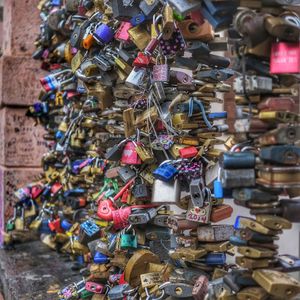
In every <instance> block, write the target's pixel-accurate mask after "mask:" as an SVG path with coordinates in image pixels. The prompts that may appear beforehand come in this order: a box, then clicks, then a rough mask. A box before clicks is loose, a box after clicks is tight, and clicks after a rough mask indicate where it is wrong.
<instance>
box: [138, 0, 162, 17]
mask: <svg viewBox="0 0 300 300" xmlns="http://www.w3.org/2000/svg"><path fill="white" fill-rule="evenodd" d="M139 8H140V9H141V11H142V12H143V14H144V15H145V16H147V18H151V17H153V15H154V14H155V13H157V11H158V10H159V0H142V1H141V2H140V4H139Z"/></svg>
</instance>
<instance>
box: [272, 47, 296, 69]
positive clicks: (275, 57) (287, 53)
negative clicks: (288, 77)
mask: <svg viewBox="0 0 300 300" xmlns="http://www.w3.org/2000/svg"><path fill="white" fill-rule="evenodd" d="M299 72H300V44H299V43H298V44H296V43H284V42H281V43H275V44H273V45H272V50H271V61H270V73H271V74H281V73H299Z"/></svg>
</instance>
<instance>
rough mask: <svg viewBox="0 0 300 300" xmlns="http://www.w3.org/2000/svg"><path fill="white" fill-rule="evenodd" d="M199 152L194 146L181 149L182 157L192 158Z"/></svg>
mask: <svg viewBox="0 0 300 300" xmlns="http://www.w3.org/2000/svg"><path fill="white" fill-rule="evenodd" d="M197 154H198V149H197V148H196V147H194V146H191V147H186V148H182V149H179V155H180V157H181V158H192V157H195V156H196V155H197Z"/></svg>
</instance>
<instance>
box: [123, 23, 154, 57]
mask: <svg viewBox="0 0 300 300" xmlns="http://www.w3.org/2000/svg"><path fill="white" fill-rule="evenodd" d="M128 33H129V36H130V38H131V40H132V41H133V42H134V43H135V45H136V46H137V47H138V48H139V49H140V50H141V51H143V50H144V49H145V48H146V46H147V45H148V44H149V42H150V34H149V33H148V31H146V30H145V29H143V28H142V27H141V25H139V26H136V27H132V28H130V29H128Z"/></svg>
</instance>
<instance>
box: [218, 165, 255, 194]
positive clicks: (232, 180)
mask: <svg viewBox="0 0 300 300" xmlns="http://www.w3.org/2000/svg"><path fill="white" fill-rule="evenodd" d="M221 182H222V186H223V188H228V189H232V188H239V187H254V186H255V170H254V169H235V170H225V169H222V170H221Z"/></svg>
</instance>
